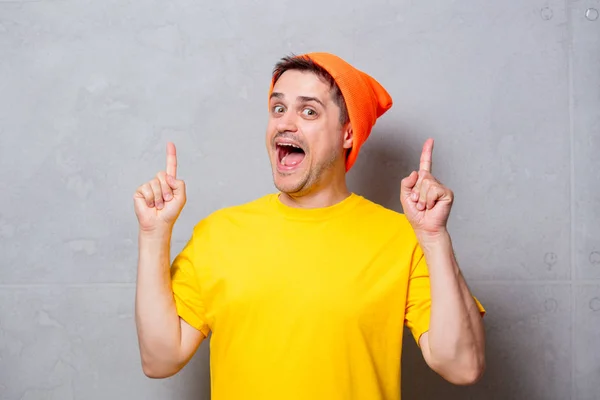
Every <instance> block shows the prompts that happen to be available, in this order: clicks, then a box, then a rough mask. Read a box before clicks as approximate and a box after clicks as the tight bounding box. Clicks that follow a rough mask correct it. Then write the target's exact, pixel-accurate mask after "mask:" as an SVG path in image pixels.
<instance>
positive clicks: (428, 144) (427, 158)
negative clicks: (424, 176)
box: [419, 139, 433, 172]
mask: <svg viewBox="0 0 600 400" xmlns="http://www.w3.org/2000/svg"><path fill="white" fill-rule="evenodd" d="M432 154H433V139H427V141H425V144H424V145H423V152H422V153H421V161H420V166H419V169H420V170H422V171H427V172H431V163H432Z"/></svg>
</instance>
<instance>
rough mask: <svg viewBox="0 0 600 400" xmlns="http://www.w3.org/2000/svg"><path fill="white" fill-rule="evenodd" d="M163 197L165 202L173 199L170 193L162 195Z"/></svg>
mask: <svg viewBox="0 0 600 400" xmlns="http://www.w3.org/2000/svg"><path fill="white" fill-rule="evenodd" d="M163 197H164V198H165V200H167V201H169V200H171V199H172V198H173V196H171V193H165V194H164V195H163Z"/></svg>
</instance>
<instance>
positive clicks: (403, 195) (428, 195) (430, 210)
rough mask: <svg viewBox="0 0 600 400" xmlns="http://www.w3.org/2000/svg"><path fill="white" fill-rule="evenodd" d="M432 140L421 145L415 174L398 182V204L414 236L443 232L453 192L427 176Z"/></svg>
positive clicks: (428, 174)
mask: <svg viewBox="0 0 600 400" xmlns="http://www.w3.org/2000/svg"><path fill="white" fill-rule="evenodd" d="M432 154H433V139H428V140H427V141H426V142H425V144H424V145H423V151H422V153H421V161H420V166H419V171H418V172H417V171H413V172H412V173H411V174H410V175H409V176H407V177H406V178H404V179H403V180H402V183H401V185H400V202H401V203H402V208H403V209H404V214H405V215H406V218H407V219H408V221H409V222H410V224H411V225H412V227H413V229H414V230H415V232H416V234H417V236H420V237H423V236H425V237H428V236H432V237H433V236H436V235H438V234H440V233H443V232H445V231H446V224H447V222H448V217H449V216H450V209H451V208H452V202H453V201H454V193H452V191H451V190H450V189H448V188H447V187H445V186H444V185H442V184H441V183H440V182H439V181H438V180H437V179H436V178H434V176H433V175H432V174H431V165H432Z"/></svg>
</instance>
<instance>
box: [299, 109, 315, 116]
mask: <svg viewBox="0 0 600 400" xmlns="http://www.w3.org/2000/svg"><path fill="white" fill-rule="evenodd" d="M302 113H303V114H304V115H306V116H307V117H315V116H316V115H317V112H316V111H315V110H313V109H312V108H305V109H304V110H302Z"/></svg>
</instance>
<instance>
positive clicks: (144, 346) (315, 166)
mask: <svg viewBox="0 0 600 400" xmlns="http://www.w3.org/2000/svg"><path fill="white" fill-rule="evenodd" d="M391 105H392V100H391V98H390V96H389V94H388V93H387V92H386V90H385V89H384V88H383V87H382V86H381V85H380V84H379V83H378V82H377V81H376V80H375V79H373V78H372V77H370V76H369V75H367V74H365V73H363V72H362V71H359V70H358V69H356V68H354V67H353V66H351V65H350V64H348V63H347V62H345V61H344V60H342V59H340V58H338V57H336V56H334V55H331V54H327V53H311V54H307V55H303V56H297V57H287V58H284V59H283V60H282V61H281V62H279V63H278V64H277V65H276V67H275V70H274V73H273V79H272V82H271V89H270V92H269V113H270V114H269V122H268V126H267V133H266V148H267V151H268V154H269V158H270V161H271V166H272V170H273V180H274V183H275V186H276V187H277V189H278V191H279V193H276V194H269V195H266V196H264V197H261V198H259V199H257V200H254V201H251V202H249V203H247V204H243V205H238V206H235V207H229V208H225V209H222V210H218V211H216V212H214V213H212V214H211V215H209V216H208V217H206V218H204V219H203V220H202V221H200V222H199V223H198V224H197V225H196V226H195V228H194V231H193V234H192V237H191V239H190V240H189V242H188V243H187V245H186V246H185V248H184V249H183V250H182V252H181V253H180V254H179V255H178V256H177V257H176V258H175V260H174V261H173V265H172V266H171V267H170V266H169V260H170V252H169V250H170V239H171V231H172V228H173V225H174V223H175V221H176V219H177V217H178V216H179V213H180V211H181V209H182V208H183V206H184V204H185V202H186V197H185V185H184V182H182V181H181V180H177V178H176V174H177V162H176V154H175V147H174V145H173V144H171V143H169V144H168V145H167V167H166V171H162V172H160V173H158V175H157V176H156V178H154V179H153V180H151V181H150V182H148V183H146V184H144V185H142V186H140V188H138V190H137V191H136V193H135V195H134V204H135V211H136V214H137V217H138V220H139V224H140V232H139V265H138V280H137V297H136V323H137V328H138V337H139V344H140V352H141V358H142V365H143V370H144V372H145V374H146V375H147V376H149V377H153V378H163V377H168V376H171V375H173V374H175V373H177V372H178V371H179V370H180V369H181V368H183V366H184V365H185V364H186V363H187V362H188V361H189V360H190V358H191V357H192V355H193V354H194V352H195V351H196V349H197V348H198V346H199V345H200V343H201V342H202V340H203V339H205V338H206V337H207V336H208V334H209V332H212V335H211V344H210V345H211V348H210V349H211V388H212V398H213V399H214V400H224V399H257V400H258V399H260V400H268V399H286V400H293V399H327V400H335V399H340V400H341V399H361V400H364V399H369V400H375V399H386V400H397V399H400V381H401V380H400V367H401V361H400V360H401V351H402V334H403V325H404V324H406V325H407V326H408V327H409V328H410V329H411V331H412V334H413V336H414V337H415V339H416V341H417V344H418V345H419V346H420V348H421V350H422V353H423V357H424V358H425V361H426V362H427V364H428V365H429V366H430V367H431V368H432V369H433V370H434V371H436V372H437V373H438V374H440V375H441V376H442V377H444V378H445V379H447V380H448V381H450V382H452V383H455V384H459V385H463V384H471V383H474V382H475V381H477V380H478V379H479V377H480V376H481V375H482V372H483V369H484V329H483V323H482V318H481V317H482V315H483V313H484V310H483V308H482V307H481V305H480V304H479V303H478V301H477V300H476V299H475V298H474V297H473V296H472V295H471V293H470V292H469V289H468V288H467V285H466V283H465V281H464V279H463V277H462V275H461V272H460V269H459V267H458V264H457V262H456V260H455V257H454V253H453V248H452V244H451V239H450V236H449V234H448V231H447V230H446V223H447V220H448V215H449V213H450V208H451V206H452V201H453V194H452V192H451V191H450V190H449V189H448V188H446V187H444V186H443V185H442V184H441V183H440V182H438V181H437V180H436V179H435V178H434V177H433V176H432V174H431V165H432V149H433V141H432V140H428V141H427V142H426V143H425V145H424V147H423V153H422V155H421V162H420V168H419V171H414V172H412V173H411V174H410V175H409V176H408V177H407V178H405V179H404V180H402V182H401V184H400V201H401V203H402V206H403V209H404V214H400V213H396V212H394V211H391V210H387V209H385V208H383V207H382V206H379V205H377V204H374V203H372V202H370V201H368V200H367V199H365V198H363V197H361V196H359V195H357V194H354V193H351V192H349V190H348V188H347V186H346V178H345V175H346V172H347V171H348V170H349V169H350V168H351V167H352V166H353V164H354V162H355V160H356V157H357V156H358V153H359V150H360V147H361V145H362V144H363V143H364V141H365V140H366V139H367V137H368V136H369V134H370V132H371V128H372V126H373V125H374V124H375V121H376V119H377V118H378V117H379V116H381V115H382V114H383V113H384V112H386V111H387V110H388V109H389V108H390V107H391Z"/></svg>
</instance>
